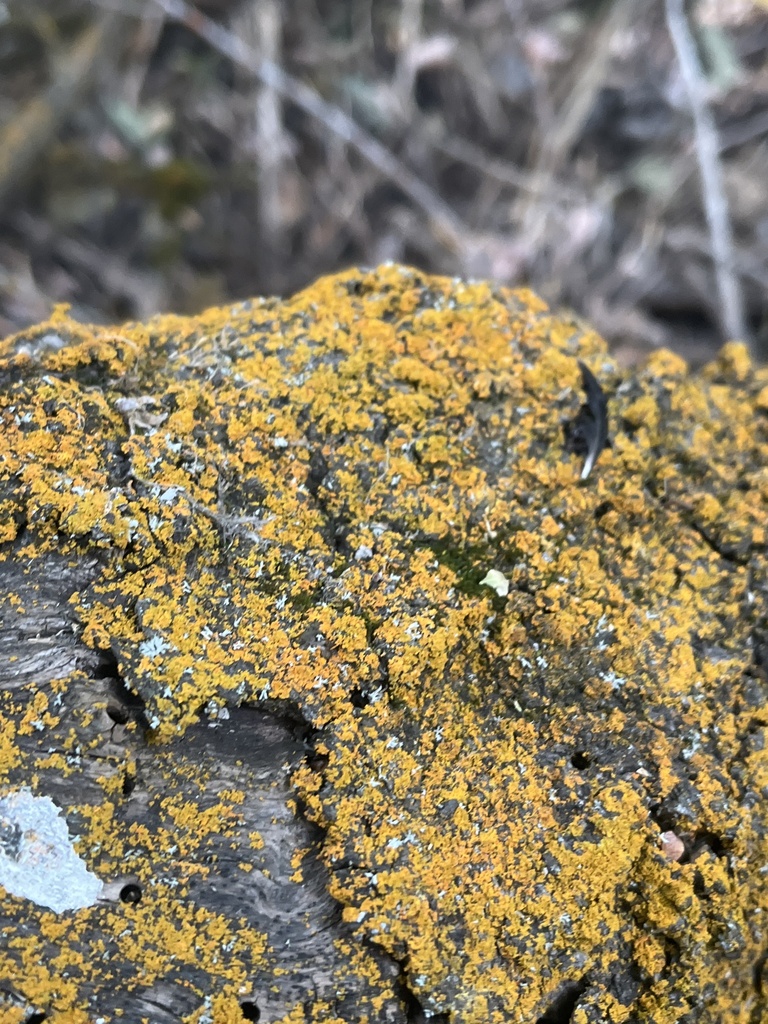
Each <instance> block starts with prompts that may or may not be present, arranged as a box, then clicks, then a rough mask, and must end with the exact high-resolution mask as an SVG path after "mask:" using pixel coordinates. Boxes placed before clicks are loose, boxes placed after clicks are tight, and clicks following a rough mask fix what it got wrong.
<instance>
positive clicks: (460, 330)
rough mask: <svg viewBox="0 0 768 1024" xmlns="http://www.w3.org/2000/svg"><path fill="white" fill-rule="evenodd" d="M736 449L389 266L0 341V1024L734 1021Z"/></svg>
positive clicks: (745, 712)
mask: <svg viewBox="0 0 768 1024" xmlns="http://www.w3.org/2000/svg"><path fill="white" fill-rule="evenodd" d="M580 364H581V366H580ZM584 387H586V389H587V396H586V400H585V395H584V391H583V388H584ZM606 398H607V415H608V417H609V419H608V420H606V419H605V416H606V401H605V400H606ZM766 413H768V374H767V373H766V371H765V370H757V369H755V368H754V367H753V366H751V365H750V363H749V360H748V357H747V355H746V352H745V350H744V349H743V348H741V347H739V346H737V345H733V346H730V347H728V348H726V349H725V350H724V351H723V353H722V355H721V357H720V358H719V360H718V361H717V363H715V364H713V365H712V366H710V367H708V368H707V369H705V370H704V371H703V372H702V373H701V374H700V375H698V376H690V375H689V374H688V373H687V370H686V367H685V366H684V364H683V363H682V361H681V360H679V359H678V358H677V357H675V356H673V355H671V354H670V353H666V352H659V353H657V354H656V355H655V356H654V357H653V358H652V359H651V360H650V362H649V363H648V364H647V365H646V366H645V367H643V368H641V369H639V370H636V371H630V372H621V371H620V370H619V369H618V368H617V367H616V366H615V365H614V363H613V362H612V360H611V358H610V357H609V356H608V355H607V354H606V352H605V348H604V346H603V344H602V342H601V341H600V339H599V338H597V337H596V336H595V335H594V334H592V333H590V332H589V331H585V330H584V329H582V328H581V327H579V326H578V325H576V324H573V323H571V322H568V321H565V320H562V319H557V318H554V317H551V316H550V315H549V314H548V312H547V311H546V309H545V308H544V307H543V305H542V304H541V303H539V302H538V301H537V300H536V299H535V298H534V297H532V296H531V295H530V294H528V293H512V292H508V291H505V290H504V289H493V288H491V287H490V286H487V285H484V284H475V285H468V284H462V283H460V282H456V281H448V280H446V279H438V278H428V277H423V276H421V275H419V274H417V273H415V272H413V271H411V270H408V269H405V268H401V267H388V268H383V269H381V270H379V271H376V272H371V273H361V272H350V273H347V274H344V275H340V276H337V277H333V278H327V279H323V280H321V281H319V282H318V283H317V284H316V285H315V286H313V287H312V288H310V289H308V290H307V291H306V292H304V293H302V294H300V295H299V296H297V297H295V298H294V299H291V300H286V301H277V300H254V301H252V302H247V303H241V304H239V305H237V306H234V307H231V308H228V309H220V310H211V311H209V312H207V313H205V314H202V315H201V316H200V317H197V318H192V319H184V318H175V317H163V318H158V319H156V320H154V321H152V322H150V323H149V324H146V325H138V324H132V325H127V326H125V327H122V328H119V329H104V328H90V327H84V326H82V325H79V324H77V323H75V322H74V321H71V320H69V319H68V318H67V317H66V315H64V314H62V313H58V314H57V315H56V316H55V317H54V318H53V319H52V320H51V321H50V322H48V323H46V324H44V325H41V326H40V327H39V328H36V329H34V330H31V331H28V332H25V333H24V334H23V335H21V336H17V337H15V338H11V339H9V340H8V341H7V342H5V343H4V344H3V346H2V347H0V415H1V416H2V437H1V438H0V541H2V550H1V551H0V580H1V581H2V585H1V586H0V609H1V610H2V611H1V614H2V630H0V886H2V887H3V888H4V895H3V898H2V905H1V908H0V929H1V931H2V941H1V942H0V1017H2V1020H3V1021H5V1020H6V1019H7V1020H9V1021H27V1022H30V1021H32V1020H35V1021H42V1020H46V1019H48V1020H62V1021H63V1020H66V1021H72V1022H74V1024H77V1022H80V1021H82V1022H85V1021H95V1020H103V1021H105V1022H107V1021H117V1020H119V1021H122V1022H123V1024H139V1022H140V1021H142V1020H148V1021H152V1022H153V1024H171V1022H181V1021H189V1022H197V1024H202V1022H204V1021H214V1022H222V1024H223V1022H228V1021H236V1020H238V1019H242V1020H261V1021H283V1022H284V1024H289V1022H298V1021H313V1022H314V1021H318V1022H319V1021H328V1022H339V1021H349V1022H358V1021H363V1020H367V1021H369V1022H385V1021H391V1022H399V1021H403V1020H409V1021H417V1020H421V1019H423V1018H424V1016H425V1015H426V1016H429V1017H431V1018H433V1019H434V1018H435V1017H437V1018H438V1019H443V1020H446V1021H453V1022H468V1024H470V1022H480V1021H482V1022H484V1024H485V1022H502V1021H504V1022H508V1021H520V1022H523V1021H524V1022H537V1021H538V1022H539V1024H552V1022H555V1021H558V1022H559V1021H563V1022H565V1021H569V1020H573V1021H580V1022H595V1024H597V1022H603V1021H609V1020H610V1021H616V1022H619V1021H636V1022H644V1021H662V1020H663V1021H665V1022H669V1024H673V1022H679V1024H694V1022H696V1024H701V1022H705V1024H706V1022H709V1024H716V1022H718V1024H719V1022H721V1021H725V1020H733V1021H738V1022H740V1024H758V1022H759V1021H760V1020H762V1019H763V1015H764V1014H765V1013H766V1012H767V1011H766V1004H765V999H766V996H765V986H764V983H763V976H762V975H763V969H764V965H765V962H766V957H768V935H766V932H765V923H764V919H765V917H766V914H768V893H766V887H765V881H764V876H763V875H762V874H761V868H762V866H763V865H764V864H765V863H766V862H768V839H767V838H766V835H767V832H766V820H767V815H766V810H765V807H766V803H765V800H766V797H767V796H768V792H767V789H768V755H766V749H765V734H766V728H767V722H766V711H765V708H766V696H767V695H768V684H767V682H766V672H765V665H766V661H767V660H768V647H766V638H768V615H767V613H766V603H765V602H766V595H767V593H768V573H767V571H766V567H767V564H768V563H767V560H766V535H765V530H766V521H767V517H766V511H767V509H768V419H767V418H766ZM606 427H607V428H608V447H607V448H605V450H601V449H602V442H603V440H604V438H605V431H606ZM58 812H60V814H59V813H58ZM761 915H762V916H761ZM3 1014H4V1015H5V1016H2V1015H3ZM441 1015H442V1016H441Z"/></svg>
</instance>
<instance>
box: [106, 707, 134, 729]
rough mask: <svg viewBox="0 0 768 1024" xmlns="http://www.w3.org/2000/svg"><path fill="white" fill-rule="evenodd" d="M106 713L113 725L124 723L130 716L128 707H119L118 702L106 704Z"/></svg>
mask: <svg viewBox="0 0 768 1024" xmlns="http://www.w3.org/2000/svg"><path fill="white" fill-rule="evenodd" d="M107 714H108V715H109V717H110V718H111V719H112V721H113V722H114V723H115V725H125V723H126V722H127V721H128V719H129V718H130V717H131V716H130V714H129V712H128V709H127V708H124V707H121V706H120V705H119V704H107Z"/></svg>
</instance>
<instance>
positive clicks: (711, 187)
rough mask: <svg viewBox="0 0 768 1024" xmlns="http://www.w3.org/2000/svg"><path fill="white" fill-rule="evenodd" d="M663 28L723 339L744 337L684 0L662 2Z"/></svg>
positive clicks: (712, 135) (714, 142)
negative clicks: (692, 158)
mask: <svg viewBox="0 0 768 1024" xmlns="http://www.w3.org/2000/svg"><path fill="white" fill-rule="evenodd" d="M665 8H666V14H667V26H668V28H669V34H670V36H671V37H672V43H673V45H674V47H675V52H676V54H677V60H678V63H679V65H680V74H681V76H682V79H683V83H684V85H685V90H686V93H687V95H688V102H689V103H690V106H691V114H692V115H693V124H694V132H695V139H696V157H697V160H698V164H699V174H700V176H701V191H702V198H703V201H704V210H705V213H706V217H707V225H708V227H709V235H710V239H711V243H712V258H713V260H714V264H715V279H716V281H717V291H718V297H719V300H720V308H719V311H718V312H719V315H720V323H721V328H722V331H723V335H724V337H725V339H726V340H727V339H728V338H739V339H742V340H746V339H747V338H748V334H747V325H746V318H745V316H744V305H743V301H742V295H741V287H740V285H739V279H738V276H737V274H736V270H735V260H734V253H733V234H732V231H731V220H730V216H729V213H728V199H727V197H726V194H725V185H724V182H723V172H722V167H721V165H720V160H719V156H718V152H719V145H718V139H717V128H716V126H715V121H714V118H713V117H712V113H711V111H710V109H709V106H708V105H707V97H706V82H705V80H704V76H703V74H702V70H701V66H700V64H699V58H698V54H697V52H696V44H695V42H694V40H693V37H692V35H691V30H690V27H689V25H688V21H687V19H686V15H685V5H684V0H665Z"/></svg>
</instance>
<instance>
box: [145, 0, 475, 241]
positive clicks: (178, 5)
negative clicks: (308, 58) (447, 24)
mask: <svg viewBox="0 0 768 1024" xmlns="http://www.w3.org/2000/svg"><path fill="white" fill-rule="evenodd" d="M153 3H155V4H156V5H157V6H158V7H159V8H160V9H161V10H162V11H164V12H165V14H166V15H167V16H168V17H169V18H172V19H173V20H175V21H180V22H181V23H182V24H184V25H186V27H187V28H188V29H189V30H190V31H191V32H194V33H195V34H196V35H198V36H199V37H200V38H201V39H204V40H205V42H206V43H208V45H209V46H211V47H213V49H214V50H216V51H217V52H218V53H220V54H222V56H225V57H228V58H229V60H231V61H233V62H234V63H236V64H239V65H241V66H242V67H245V68H248V69H249V70H250V71H251V72H252V73H253V74H254V75H255V76H256V77H257V78H258V79H259V80H260V81H261V82H263V83H264V85H265V86H267V87H268V88H271V89H274V90H275V92H277V93H279V94H280V95H281V96H282V97H283V98H284V99H286V100H289V101H290V102H291V103H293V104H295V105H296V106H297V107H298V108H299V109H300V110H303V111H304V113H305V114H308V115H309V116H310V117H311V118H313V119H314V120H316V121H317V122H319V123H320V124H321V125H322V126H323V127H324V128H326V129H327V130H328V131H329V132H331V133H332V134H333V135H335V136H337V137H338V138H340V139H342V140H343V141H344V142H346V143H347V145H349V146H352V148H353V149H355V150H356V151H357V152H358V153H359V154H360V156H362V157H363V159H364V160H366V161H367V162H368V163H369V164H371V165H372V166H373V167H375V168H376V170H377V171H378V172H379V173H380V174H382V175H383V176H384V177H385V178H388V179H389V180H390V181H392V182H394V184H395V185H397V187H398V188H400V189H401V190H402V191H403V192H404V193H405V194H406V195H407V196H408V197H409V199H411V200H412V202H413V203H415V204H416V206H418V207H419V208H420V209H421V210H422V211H423V212H424V213H425V214H426V215H427V217H428V218H429V220H430V221H431V222H432V225H433V227H434V230H435V232H436V233H437V234H438V235H439V237H440V240H441V241H442V243H443V245H445V246H447V247H448V248H449V249H451V250H452V251H454V252H460V251H461V249H462V247H463V242H464V239H465V237H466V235H467V234H468V229H467V228H466V227H465V225H464V224H463V223H462V221H461V219H460V218H459V217H458V216H457V215H456V213H454V211H453V210H452V209H451V207H450V206H449V205H448V204H447V203H446V202H444V201H443V200H442V199H441V198H440V196H439V195H437V193H436V192H434V191H433V190H432V189H431V188H430V187H429V186H428V185H426V184H425V183H424V182H423V181H422V180H421V178H419V176H418V175H416V174H414V173H413V171H411V170H410V168H408V167H407V166H406V165H405V164H404V163H403V162H402V160H399V159H398V157H396V156H395V154H394V153H392V152H391V150H389V149H387V148H386V146H383V145H382V144H381V143H380V142H379V141H378V140H377V139H375V138H374V137H373V136H372V135H370V134H369V133H368V132H366V131H365V129H364V128H361V127H360V125H359V124H358V123H357V122H356V121H354V120H353V119H352V118H351V117H349V115H348V114H345V113H344V111H343V110H341V109H340V108H339V107H336V106H334V105H333V104H331V103H328V101H327V100H324V99H323V97H322V96H321V95H320V94H319V93H318V92H316V91H315V90H314V89H313V88H312V87H311V86H309V85H306V84H305V83H304V82H301V81H300V80H299V79H298V78H295V77H294V76H293V75H290V74H288V73H287V72H286V71H284V70H283V69H282V68H281V67H280V66H279V65H277V64H275V63H274V62H273V61H270V60H267V59H266V58H264V57H260V56H259V55H258V54H257V53H256V52H255V51H254V50H253V49H252V48H251V47H249V46H247V45H246V44H245V43H244V42H243V41H242V40H241V39H238V38H237V36H235V35H234V34H233V33H232V32H230V31H228V30H227V29H225V28H223V27H222V26H221V25H219V24H218V23H217V22H215V21H213V20H212V19H211V18H208V17H206V16H205V15H204V14H201V13H200V11H197V10H195V8H194V7H192V6H190V4H188V3H187V2H186V0H153Z"/></svg>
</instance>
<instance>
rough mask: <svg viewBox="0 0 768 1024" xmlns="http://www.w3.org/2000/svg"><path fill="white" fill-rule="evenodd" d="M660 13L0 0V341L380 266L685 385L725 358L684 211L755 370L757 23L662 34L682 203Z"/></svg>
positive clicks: (765, 330) (760, 297) (336, 0)
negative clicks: (551, 309) (66, 311)
mask: <svg viewBox="0 0 768 1024" xmlns="http://www.w3.org/2000/svg"><path fill="white" fill-rule="evenodd" d="M679 4H680V8H681V10H683V4H682V0H679ZM672 6H674V5H673V4H672V0H602V2H594V3H584V2H581V3H569V2H566V0H282V2H281V0H196V3H194V4H187V3H185V2H184V0H98V2H97V0H5V2H3V0H0V335H4V334H7V333H10V332H13V331H17V330H21V329H23V328H24V327H25V326H27V325H29V324H30V323H33V322H35V321H38V320H40V319H43V318H45V317H46V316H47V314H48V312H49V310H50V308H51V305H52V304H53V303H54V302H68V303H71V304H72V310H73V313H74V315H75V316H77V317H78V318H80V319H84V320H89V321H99V322H104V321H120V320H128V319H145V318H147V317H149V316H150V315H151V314H153V313H155V312H158V311H171V310H172V311H176V312H195V311H197V310H200V309H202V308H204V307H205V306H208V305H211V304H220V303H225V302H228V301H230V300H234V299H238V298H244V297H246V296H248V295H254V294H272V293H277V294H289V293H291V292H294V291H296V290H298V289H300V288H301V287H303V286H304V285H305V284H307V283H309V282H310V281H311V280H312V279H314V278H315V277H317V276H318V275H320V274H322V273H325V272H329V271H333V270H336V269H339V268H342V267H345V266H349V265H351V264H363V265H368V266H371V265H375V264H376V263H379V262H381V261H383V260H400V261H404V262H408V263H412V264H415V265H417V266H419V267H421V268H424V269H426V270H429V271H433V272H437V273H442V274H450V275H463V276H470V277H489V278H493V279H495V280H497V281H499V282H501V283H503V284H510V285H529V286H531V287H532V288H534V289H535V290H536V291H537V292H539V293H540V294H541V295H543V296H544V297H545V298H546V299H547V300H548V301H549V302H551V303H553V304H554V305H557V306H561V307H562V306H565V307H567V308H569V309H571V310H572V311H573V312H574V313H575V314H576V315H578V316H584V317H586V318H588V319H589V320H590V321H591V322H592V323H593V324H594V325H595V326H596V327H597V329H598V330H599V331H600V332H601V333H602V334H603V335H604V336H605V337H606V338H607V339H608V340H609V341H610V343H611V345H612V346H613V348H614V351H615V352H616V354H617V356H618V358H619V359H620V360H621V361H622V362H624V363H631V362H634V361H636V360H638V359H640V358H642V356H643V355H644V354H645V353H646V352H647V351H648V350H649V349H651V348H653V347H655V346H658V345H668V346H670V347H672V348H674V349H676V350H677V351H678V352H680V353H681V354H683V355H684V356H686V357H687V358H689V359H690V360H691V361H692V362H694V363H699V362H701V361H703V360H704V359H706V358H709V357H710V356H711V355H712V354H713V352H714V351H715V350H716V349H717V347H718V346H719V344H720V343H721V342H722V340H723V339H724V337H725V336H727V335H728V334H729V333H733V332H732V331H729V326H728V321H727V317H724V315H723V309H722V296H721V294H720V293H719V292H718V287H717V281H716V273H715V267H716V264H717V261H716V260H715V259H714V258H713V243H714V244H715V250H714V251H715V252H716V251H717V247H716V241H717V238H716V235H713V226H712V223H711V222H710V220H709V219H708V218H707V216H706V214H705V210H706V208H707V207H706V203H705V201H704V199H703V196H704V195H705V194H706V193H707V189H709V191H710V193H713V195H710V196H709V198H710V199H712V198H714V199H716V200H717V201H719V202H720V207H721V210H725V215H726V217H727V226H728V238H727V239H726V241H727V242H728V245H729V246H730V248H729V249H728V250H727V261H726V262H727V263H728V270H729V272H730V273H731V277H732V282H733V283H734V284H735V286H736V288H737V290H738V300H737V301H738V303H739V311H740V315H741V316H742V323H743V333H744V334H745V335H747V336H748V337H749V340H750V341H751V343H752V345H753V348H754V350H755V352H757V353H758V354H761V355H762V356H763V357H764V356H765V354H767V353H768V299H767V297H766V296H767V295H768V290H767V286H768V11H766V10H765V8H764V7H761V6H760V5H759V4H758V3H757V2H750V0H699V2H698V3H693V4H688V5H687V6H686V7H685V9H684V10H683V15H682V16H683V17H684V19H685V20H686V22H687V25H688V28H689V30H690V33H691V38H692V40H693V42H694V58H695V60H694V64H695V73H696V75H697V76H698V88H699V94H700V96H701V97H703V102H704V103H705V105H706V109H707V111H708V114H709V116H710V119H711V120H712V122H713V125H714V129H715V133H716V134H715V136H714V138H715V147H714V151H713V152H712V153H711V154H710V156H711V157H712V159H713V160H714V161H715V162H716V165H717V168H716V169H717V172H718V175H719V178H717V177H716V178H715V179H714V180H715V184H714V186H713V185H712V182H711V181H710V182H709V184H707V183H706V181H705V183H704V187H702V180H703V179H702V176H701V169H700V158H701V154H700V146H698V144H699V143H700V142H701V138H700V137H699V136H700V132H699V131H698V130H695V118H694V115H695V102H694V101H693V100H692V96H691V83H690V80H689V79H690V76H689V79H687V78H686V69H685V67H684V66H683V65H684V62H681V58H680V53H679V52H678V50H677V49H676V46H675V39H674V32H673V31H672V27H671V22H670V17H671V15H670V8H671V7H672ZM689 70H690V69H689ZM710 149H712V147H711V146H710ZM718 182H719V184H718ZM722 263H723V260H722V258H721V259H720V264H717V265H722Z"/></svg>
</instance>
